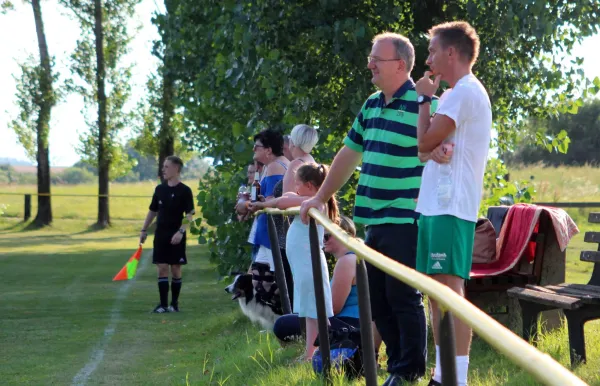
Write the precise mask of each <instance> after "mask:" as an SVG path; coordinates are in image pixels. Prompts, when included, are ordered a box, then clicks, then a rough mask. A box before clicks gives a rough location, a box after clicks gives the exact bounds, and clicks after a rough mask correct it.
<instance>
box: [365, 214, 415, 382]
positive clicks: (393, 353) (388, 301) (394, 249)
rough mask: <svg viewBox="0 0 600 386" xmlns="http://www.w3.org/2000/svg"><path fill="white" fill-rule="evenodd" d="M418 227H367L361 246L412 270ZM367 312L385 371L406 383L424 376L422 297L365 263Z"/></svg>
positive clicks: (412, 289)
mask: <svg viewBox="0 0 600 386" xmlns="http://www.w3.org/2000/svg"><path fill="white" fill-rule="evenodd" d="M417 235H418V226H417V224H416V223H414V224H382V225H371V226H369V227H368V228H367V237H366V240H365V243H366V244H367V245H368V246H369V247H371V248H373V249H374V250H376V251H378V252H380V253H382V254H384V255H385V256H387V257H389V258H390V259H392V260H395V261H397V262H399V263H401V264H403V265H406V266H408V267H410V268H413V269H414V268H415V265H416V254H417ZM367 273H368V277H369V291H370V294H371V312H372V314H373V320H374V321H375V325H376V326H377V330H378V331H379V334H380V335H381V338H382V339H383V341H384V343H385V346H386V353H387V355H388V363H387V371H388V372H389V373H392V374H396V375H398V376H400V377H401V378H403V379H405V380H407V381H413V380H416V379H417V378H419V377H422V376H424V375H425V366H426V361H427V321H426V318H425V308H424V306H423V295H422V294H421V293H420V292H419V291H417V290H416V289H414V288H412V287H410V286H408V285H406V284H404V283H403V282H401V281H399V280H397V279H395V278H393V277H392V276H390V275H388V274H386V273H384V272H383V271H381V270H379V269H378V268H376V267H374V266H372V265H371V264H369V263H367Z"/></svg>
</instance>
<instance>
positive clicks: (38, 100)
mask: <svg viewBox="0 0 600 386" xmlns="http://www.w3.org/2000/svg"><path fill="white" fill-rule="evenodd" d="M36 63H38V64H36ZM52 67H54V63H53V61H52V62H51V68H52ZM19 69H20V72H21V74H20V76H19V77H16V76H13V78H14V79H15V82H16V87H17V93H16V99H17V101H16V105H17V107H18V108H19V114H18V115H17V117H16V118H14V119H13V120H12V121H11V122H10V123H9V127H10V128H11V129H12V130H14V132H15V134H16V135H17V139H18V140H19V143H20V144H21V145H22V146H23V148H24V149H25V152H26V154H27V156H28V157H29V159H31V160H35V159H36V154H37V136H38V130H37V127H38V120H39V115H40V109H41V106H42V104H43V103H49V104H50V106H54V105H55V104H56V102H57V100H59V99H60V98H61V96H62V95H61V93H62V90H60V89H58V90H57V91H52V87H51V88H50V92H49V93H48V95H44V92H43V88H42V87H41V83H42V80H43V77H44V74H43V69H42V66H41V65H40V64H39V59H38V60H36V59H35V58H34V57H33V56H29V57H28V58H27V59H26V60H25V61H24V62H22V63H19ZM58 75H59V74H58V73H56V72H54V71H53V73H52V83H55V82H56V81H57V78H58ZM42 135H43V136H44V139H45V141H46V147H47V146H48V145H47V141H48V133H47V132H44V133H42Z"/></svg>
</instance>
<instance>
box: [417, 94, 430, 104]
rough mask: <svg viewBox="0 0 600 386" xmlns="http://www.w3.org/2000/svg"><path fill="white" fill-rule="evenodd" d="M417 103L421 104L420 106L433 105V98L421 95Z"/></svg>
mask: <svg viewBox="0 0 600 386" xmlns="http://www.w3.org/2000/svg"><path fill="white" fill-rule="evenodd" d="M417 103H418V104H419V106H420V105H422V104H423V103H431V97H430V96H427V95H419V97H418V98H417Z"/></svg>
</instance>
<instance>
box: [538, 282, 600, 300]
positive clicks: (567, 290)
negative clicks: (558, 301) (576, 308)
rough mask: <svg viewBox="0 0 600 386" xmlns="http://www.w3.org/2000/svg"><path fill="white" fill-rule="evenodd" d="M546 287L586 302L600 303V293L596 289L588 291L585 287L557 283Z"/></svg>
mask: <svg viewBox="0 0 600 386" xmlns="http://www.w3.org/2000/svg"><path fill="white" fill-rule="evenodd" d="M546 288H548V289H550V290H553V291H556V292H557V293H558V294H559V295H566V296H572V297H577V298H580V299H581V300H583V302H585V303H589V304H597V303H600V294H599V293H597V292H594V291H588V290H585V289H583V288H579V289H577V288H571V287H560V286H556V285H548V286H546Z"/></svg>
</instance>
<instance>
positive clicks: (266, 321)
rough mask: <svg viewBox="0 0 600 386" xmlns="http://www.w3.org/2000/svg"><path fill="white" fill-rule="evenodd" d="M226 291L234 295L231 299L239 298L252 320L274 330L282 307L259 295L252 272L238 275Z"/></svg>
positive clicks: (244, 310) (243, 310)
mask: <svg viewBox="0 0 600 386" xmlns="http://www.w3.org/2000/svg"><path fill="white" fill-rule="evenodd" d="M225 292H227V293H230V294H231V295H232V296H231V300H236V299H237V301H238V302H239V304H240V308H241V309H242V312H243V313H244V315H246V316H247V317H248V318H249V319H250V320H251V321H252V322H254V323H259V324H260V325H261V326H262V327H263V328H264V329H269V330H272V329H273V325H274V324H275V320H277V318H278V317H279V316H280V315H281V314H282V311H281V307H278V306H277V305H275V304H273V303H271V302H266V301H264V300H262V299H261V298H260V296H257V293H256V290H255V289H254V287H253V285H252V275H251V274H239V275H237V276H236V277H235V279H234V280H233V283H231V284H230V285H228V286H227V287H225ZM276 296H277V297H279V295H276Z"/></svg>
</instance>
